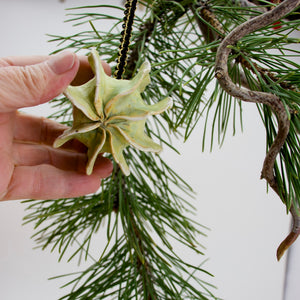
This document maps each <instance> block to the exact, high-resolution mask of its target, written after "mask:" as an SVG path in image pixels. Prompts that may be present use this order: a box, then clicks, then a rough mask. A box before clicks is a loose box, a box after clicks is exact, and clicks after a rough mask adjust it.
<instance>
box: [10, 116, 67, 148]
mask: <svg viewBox="0 0 300 300" xmlns="http://www.w3.org/2000/svg"><path fill="white" fill-rule="evenodd" d="M67 128H68V127H67V126H65V125H62V124H60V123H57V122H55V121H53V120H49V119H47V118H44V117H36V116H30V115H27V114H24V113H17V114H16V119H15V129H14V139H15V140H18V141H26V142H33V143H38V144H46V145H52V144H53V142H54V140H55V139H56V138H57V137H58V136H59V135H60V134H62V133H63V131H64V130H66V129H67Z"/></svg>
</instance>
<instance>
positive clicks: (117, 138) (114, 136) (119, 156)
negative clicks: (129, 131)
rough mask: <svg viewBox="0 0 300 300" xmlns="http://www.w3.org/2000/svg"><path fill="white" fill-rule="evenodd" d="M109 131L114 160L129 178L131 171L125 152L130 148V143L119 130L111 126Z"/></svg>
mask: <svg viewBox="0 0 300 300" xmlns="http://www.w3.org/2000/svg"><path fill="white" fill-rule="evenodd" d="M107 129H108V132H109V134H110V140H109V141H110V146H111V153H112V155H113V157H114V160H115V161H116V163H117V164H118V165H119V166H120V168H121V170H122V172H123V173H124V175H126V176H128V175H129V174H130V170H129V167H128V165H127V163H126V160H125V158H124V155H123V150H124V149H125V148H126V147H127V146H128V143H127V141H126V140H125V139H124V137H123V136H122V135H121V134H120V132H119V131H118V130H116V129H115V128H113V127H111V126H109V127H108V128H107Z"/></svg>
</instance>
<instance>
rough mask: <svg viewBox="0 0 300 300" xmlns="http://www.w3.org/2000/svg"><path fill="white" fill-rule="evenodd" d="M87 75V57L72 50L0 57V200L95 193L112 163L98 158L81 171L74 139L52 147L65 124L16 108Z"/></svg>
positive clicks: (82, 161)
mask: <svg viewBox="0 0 300 300" xmlns="http://www.w3.org/2000/svg"><path fill="white" fill-rule="evenodd" d="M104 67H105V70H106V72H107V73H109V72H110V70H109V67H108V65H105V66H104ZM90 77H91V70H90V68H89V67H88V62H87V60H86V58H85V57H80V58H78V57H77V56H76V55H75V54H74V53H71V52H62V53H60V54H57V55H53V56H30V57H7V58H2V59H1V58H0V170H1V172H0V200H11V199H28V198H30V199H55V198H65V197H77V196H81V195H85V194H88V193H92V192H95V191H96V190H97V189H98V188H99V186H100V179H101V178H105V177H107V176H109V174H110V173H111V171H112V163H111V161H110V160H108V159H107V158H104V157H102V156H99V158H98V159H97V163H96V165H95V168H94V172H93V174H92V175H90V176H87V175H85V163H86V160H87V157H86V154H84V153H83V152H82V151H81V150H82V145H80V144H79V142H76V141H74V142H72V143H71V142H70V143H69V144H68V145H67V146H66V148H64V149H54V148H52V144H53V142H54V140H55V139H56V137H57V136H59V135H60V134H61V133H62V132H63V131H64V130H65V129H66V127H65V126H63V125H61V124H59V123H57V122H54V121H52V120H49V119H46V118H40V117H34V116H29V115H25V114H23V113H20V112H18V109H19V108H23V107H31V106H35V105H39V104H42V103H45V102H47V101H49V100H51V99H53V98H54V97H56V96H58V95H59V94H60V93H62V92H63V90H64V89H65V88H66V87H67V86H68V85H69V84H70V83H71V82H72V81H73V82H72V84H75V85H76V84H82V83H83V82H85V81H87V80H88V79H90Z"/></svg>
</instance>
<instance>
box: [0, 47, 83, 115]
mask: <svg viewBox="0 0 300 300" xmlns="http://www.w3.org/2000/svg"><path fill="white" fill-rule="evenodd" d="M78 68H79V60H78V58H77V56H76V55H75V54H74V53H72V52H69V51H64V52H61V53H59V54H56V55H51V56H49V57H48V58H47V59H46V60H45V61H43V62H41V63H38V64H34V65H25V66H6V67H2V68H0V111H1V112H10V111H13V110H16V109H18V108H22V107H29V106H35V105H38V104H41V103H44V102H47V101H49V100H51V99H53V98H54V97H56V96H58V95H59V94H61V93H62V92H63V90H64V89H65V88H66V87H67V86H68V85H69V84H70V82H71V81H72V80H73V79H74V77H75V75H76V73H77V71H78Z"/></svg>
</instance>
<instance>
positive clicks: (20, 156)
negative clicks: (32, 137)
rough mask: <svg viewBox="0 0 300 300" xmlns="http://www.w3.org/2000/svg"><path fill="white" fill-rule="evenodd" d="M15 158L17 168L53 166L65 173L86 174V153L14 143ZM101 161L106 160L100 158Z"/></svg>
mask: <svg viewBox="0 0 300 300" xmlns="http://www.w3.org/2000/svg"><path fill="white" fill-rule="evenodd" d="M12 154H13V158H14V163H15V165H17V166H36V165H42V164H48V165H53V166H54V167H56V168H59V169H62V170H65V171H75V172H79V173H82V174H84V173H85V169H86V162H87V156H86V154H84V153H79V152H71V151H65V150H61V149H53V148H51V147H48V146H42V145H32V144H22V143H14V145H13V153H12ZM98 159H99V160H103V159H105V158H103V157H99V158H98Z"/></svg>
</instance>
